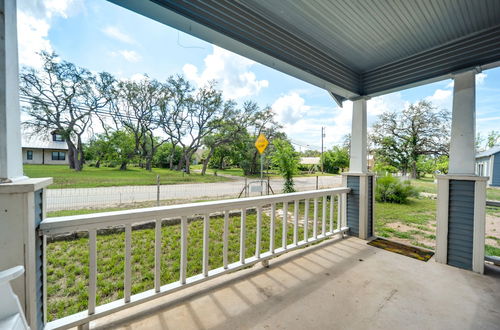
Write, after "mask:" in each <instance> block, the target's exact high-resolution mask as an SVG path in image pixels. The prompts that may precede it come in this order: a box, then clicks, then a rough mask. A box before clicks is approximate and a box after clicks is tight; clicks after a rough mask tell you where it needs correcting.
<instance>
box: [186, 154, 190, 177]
mask: <svg viewBox="0 0 500 330" xmlns="http://www.w3.org/2000/svg"><path fill="white" fill-rule="evenodd" d="M185 165H186V174H191V170H190V168H189V166H190V165H191V154H189V153H188V154H186V159H185Z"/></svg>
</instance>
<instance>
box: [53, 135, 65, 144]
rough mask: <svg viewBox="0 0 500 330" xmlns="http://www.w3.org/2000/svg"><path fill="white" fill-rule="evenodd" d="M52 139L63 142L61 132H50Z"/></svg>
mask: <svg viewBox="0 0 500 330" xmlns="http://www.w3.org/2000/svg"><path fill="white" fill-rule="evenodd" d="M52 141H56V142H63V141H64V139H63V137H62V135H61V134H57V133H52Z"/></svg>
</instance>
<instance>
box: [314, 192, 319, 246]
mask: <svg viewBox="0 0 500 330" xmlns="http://www.w3.org/2000/svg"><path fill="white" fill-rule="evenodd" d="M313 237H314V239H317V238H318V197H315V198H314V217H313Z"/></svg>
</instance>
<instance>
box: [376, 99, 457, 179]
mask: <svg viewBox="0 0 500 330" xmlns="http://www.w3.org/2000/svg"><path fill="white" fill-rule="evenodd" d="M371 139H372V141H373V143H374V145H375V148H376V153H377V156H378V157H379V158H381V160H382V161H384V162H386V163H387V164H389V165H392V166H394V167H396V168H398V169H399V170H401V171H402V172H403V173H405V174H406V173H408V172H409V173H410V174H411V176H412V177H413V178H416V177H417V176H418V169H417V162H418V159H419V157H420V156H421V155H431V156H435V157H437V156H440V155H447V154H448V149H449V139H450V113H449V112H448V111H446V110H438V109H436V108H435V107H434V106H433V105H432V103H430V102H428V101H420V102H418V103H416V104H411V105H409V106H408V107H407V108H406V109H404V110H403V111H401V112H399V113H398V112H384V113H383V114H381V115H380V116H379V118H378V121H377V122H376V123H375V124H374V125H373V128H372V134H371Z"/></svg>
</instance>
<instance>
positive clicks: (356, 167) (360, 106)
mask: <svg viewBox="0 0 500 330" xmlns="http://www.w3.org/2000/svg"><path fill="white" fill-rule="evenodd" d="M366 145H367V121H366V98H361V99H357V100H355V101H353V103H352V130H351V158H350V161H349V172H350V173H366V172H368V168H367V166H366V163H367V149H366Z"/></svg>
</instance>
